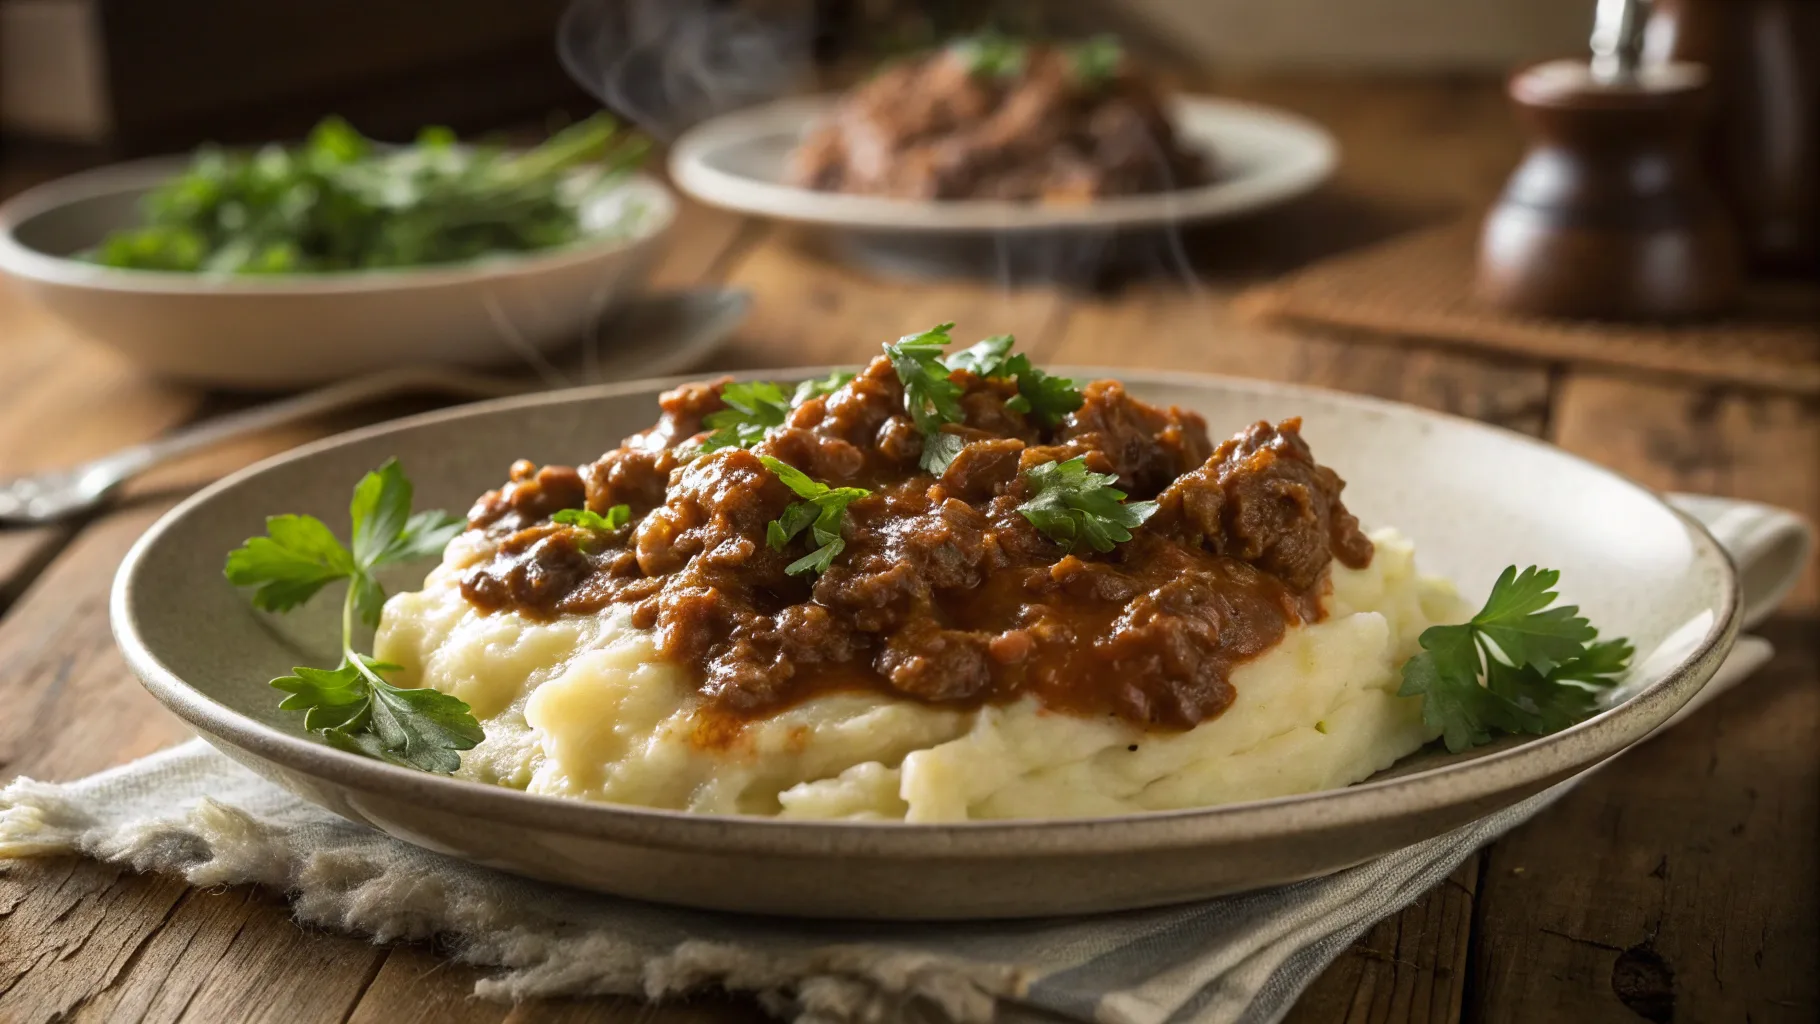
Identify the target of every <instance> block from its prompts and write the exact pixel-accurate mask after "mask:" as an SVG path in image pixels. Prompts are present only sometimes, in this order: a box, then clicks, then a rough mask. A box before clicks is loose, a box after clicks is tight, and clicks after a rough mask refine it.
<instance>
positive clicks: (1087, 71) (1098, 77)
mask: <svg viewBox="0 0 1820 1024" xmlns="http://www.w3.org/2000/svg"><path fill="white" fill-rule="evenodd" d="M1124 60H1125V48H1124V47H1123V46H1121V45H1119V40H1118V37H1117V36H1113V35H1105V34H1101V35H1097V36H1094V37H1092V38H1090V39H1084V40H1082V41H1081V42H1079V43H1076V44H1074V46H1072V47H1070V48H1069V50H1068V62H1069V64H1070V66H1071V67H1072V68H1073V69H1074V77H1075V78H1077V79H1079V80H1080V81H1081V82H1082V83H1084V84H1087V85H1103V84H1105V83H1106V82H1109V81H1111V80H1112V79H1113V78H1115V77H1116V76H1117V75H1118V73H1119V65H1120V64H1122V63H1124Z"/></svg>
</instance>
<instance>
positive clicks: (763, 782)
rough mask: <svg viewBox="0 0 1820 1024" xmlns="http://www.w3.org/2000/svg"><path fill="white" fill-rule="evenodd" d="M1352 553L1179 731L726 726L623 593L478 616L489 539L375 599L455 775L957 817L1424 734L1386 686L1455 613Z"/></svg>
mask: <svg viewBox="0 0 1820 1024" xmlns="http://www.w3.org/2000/svg"><path fill="white" fill-rule="evenodd" d="M1372 540H1373V541H1374V542H1375V544H1376V545H1377V554H1376V556H1375V557H1374V558H1373V559H1372V561H1371V565H1370V566H1369V567H1368V568H1366V569H1363V570H1353V569H1347V568H1345V567H1344V566H1342V565H1340V564H1338V563H1337V562H1336V563H1335V564H1334V566H1333V592H1332V594H1331V595H1330V597H1329V598H1328V599H1327V609H1328V617H1327V618H1326V619H1325V620H1324V621H1322V622H1320V623H1317V624H1314V625H1310V626H1305V627H1300V628H1296V629H1292V630H1291V631H1290V632H1289V634H1288V635H1287V636H1286V637H1285V638H1284V639H1283V642H1282V643H1281V644H1279V645H1278V646H1276V647H1275V648H1273V649H1271V650H1270V651H1269V652H1268V653H1266V654H1264V655H1263V656H1261V657H1259V658H1257V659H1255V660H1253V661H1251V662H1249V663H1246V664H1244V665H1242V666H1240V667H1239V668H1238V669H1236V670H1234V671H1233V673H1232V676H1231V680H1232V685H1233V687H1234V688H1235V689H1236V690H1237V692H1238V699H1237V700H1236V702H1235V703H1234V704H1233V705H1232V706H1231V707H1230V708H1228V709H1227V710H1226V711H1225V713H1224V714H1222V715H1220V716H1219V717H1217V718H1214V719H1213V720H1211V721H1207V722H1203V723H1202V724H1201V725H1199V726H1197V727H1195V728H1193V729H1190V730H1187V731H1185V732H1173V733H1146V732H1144V731H1143V730H1142V729H1139V728H1138V727H1136V726H1134V725H1132V724H1131V723H1129V722H1127V721H1125V720H1123V719H1121V718H1116V717H1110V716H1109V717H1105V718H1077V717H1073V716H1070V715H1065V714H1059V713H1055V712H1051V711H1047V710H1045V709H1043V708H1042V707H1040V706H1039V705H1037V704H1036V703H1035V702H1034V701H1030V700H1026V701H1023V702H1020V703H1016V704H1010V705H1005V706H993V707H986V708H983V709H980V710H969V711H958V710H943V709H941V708H939V707H934V706H930V705H926V704H919V703H914V702H910V701H904V700H892V699H890V698H888V697H885V696H882V695H873V694H858V693H837V694H830V695H823V696H819V697H815V698H813V699H811V700H809V701H807V702H805V703H802V704H799V705H796V706H794V707H791V708H789V709H787V710H784V711H782V712H779V713H777V714H775V715H772V716H770V717H768V718H764V719H761V720H758V721H755V722H752V723H750V724H748V725H747V726H746V727H745V728H744V729H743V730H742V731H741V732H740V733H739V734H738V735H737V736H736V737H734V738H733V739H732V740H731V741H730V742H727V741H726V740H725V737H714V736H710V735H708V734H707V733H706V731H705V730H707V729H708V728H709V726H707V725H706V724H705V723H704V722H702V721H701V720H699V719H698V718H697V717H696V715H695V714H694V713H693V711H692V710H691V709H690V705H691V698H692V697H693V688H692V686H691V685H690V681H689V679H688V677H687V675H686V674H685V672H684V671H683V670H682V669H680V668H677V667H676V666H673V665H670V664H668V663H666V662H663V661H660V660H659V659H658V658H657V655H656V651H655V647H654V646H653V642H652V636H651V634H650V633H648V632H646V631H642V630H639V629H636V628H634V627H633V626H632V625H631V623H630V621H629V616H628V613H627V612H626V611H625V610H624V609H623V608H614V609H612V610H610V611H609V612H607V613H605V614H602V615H599V616H576V617H568V618H562V619H558V620H556V621H554V622H536V621H533V620H529V619H526V618H524V617H522V616H520V615H519V614H517V613H516V612H502V613H498V614H493V615H484V614H481V613H480V612H478V611H476V610H475V609H473V608H472V607H471V606H470V605H469V604H468V603H467V602H466V601H465V600H463V598H462V595H461V591H460V587H459V576H460V573H461V571H462V569H464V568H465V567H467V566H469V565H472V564H474V563H475V562H476V561H478V560H480V559H482V558H484V557H485V556H486V555H487V553H488V552H487V550H486V548H485V547H484V546H483V545H484V543H485V542H484V541H483V540H481V539H480V535H479V534H468V535H465V536H463V537H461V538H458V539H457V540H456V541H455V542H454V543H452V544H450V546H449V549H448V551H447V553H446V554H445V556H444V560H443V564H442V565H441V566H440V567H438V568H437V569H436V570H435V571H434V572H432V573H431V574H430V576H429V578H428V579H427V580H426V581H425V582H424V587H423V589H422V590H421V591H418V592H415V593H406V594H399V595H398V596H396V597H394V598H392V600H391V601H390V602H388V603H387V605H386V609H385V619H384V622H383V624H382V625H381V626H380V630H379V637H378V640H377V646H376V653H377V655H378V656H379V658H380V659H382V660H385V661H390V662H394V663H396V664H398V665H401V666H403V669H404V670H403V672H402V673H400V675H399V676H398V682H399V683H400V684H401V685H413V686H433V687H435V688H436V689H438V690H441V691H443V692H446V693H451V694H454V695H455V696H457V697H460V698H461V699H462V700H464V701H467V702H468V704H469V705H471V706H472V707H473V711H474V715H475V717H477V718H479V719H480V721H481V724H482V725H483V726H484V727H485V729H486V740H485V741H484V742H482V743H481V744H480V745H479V746H478V747H476V748H474V749H473V750H471V751H468V752H467V753H465V754H464V755H463V756H462V767H461V770H460V772H459V773H458V774H459V775H460V776H461V777H464V778H469V779H474V780H478V781H482V782H490V783H497V784H499V785H504V786H511V787H514V788H519V789H524V790H527V791H529V792H532V793H540V794H547V795H553V796H568V797H578V798H581V799H586V800H603V801H610V802H615V803H626V804H639V805H643V806H649V807H665V808H677V809H684V810H690V811H700V812H706V813H739V814H762V815H777V816H782V817H787V818H824V819H825V818H856V819H903V820H907V821H961V820H966V819H974V818H1039V817H1078V816H1088V815H1111V814H1123V813H1128V812H1132V811H1152V810H1168V809H1173V808H1183V807H1200V806H1206V805H1210V804H1219V803H1228V802H1232V801H1235V800H1252V799H1259V798H1263V797H1272V796H1282V795H1286V794H1291V793H1303V792H1308V791H1311V790H1317V789H1327V788H1332V787H1336V786H1344V785H1348V784H1351V783H1354V782H1357V781H1359V780H1361V779H1363V778H1365V777H1367V776H1369V775H1371V774H1372V773H1374V772H1377V771H1379V770H1381V769H1384V768H1387V767H1389V766H1390V765H1391V763H1392V762H1394V761H1396V760H1397V759H1398V758H1400V757H1402V756H1403V755H1405V754H1408V753H1410V752H1411V751H1413V750H1415V749H1416V748H1417V747H1419V746H1421V745H1422V744H1423V743H1424V742H1426V741H1427V740H1428V739H1430V738H1432V734H1431V733H1430V732H1429V731H1428V730H1427V729H1425V728H1424V727H1423V725H1422V721H1421V703H1420V701H1419V700H1415V699H1407V698H1400V697H1397V696H1396V689H1397V686H1398V684H1399V681H1400V671H1399V670H1400V668H1401V666H1402V664H1403V662H1404V661H1405V660H1406V659H1407V658H1408V657H1409V655H1410V654H1411V653H1413V652H1414V651H1415V649H1416V637H1417V636H1418V635H1419V634H1420V633H1421V632H1422V630H1423V629H1425V628H1427V627H1428V626H1430V625H1433V624H1435V623H1438V622H1458V621H1462V620H1463V619H1465V618H1466V617H1467V616H1468V615H1469V614H1470V609H1469V608H1467V607H1465V606H1464V605H1463V604H1462V602H1461V601H1460V599H1459V597H1458V595H1457V594H1455V593H1454V591H1453V588H1452V587H1451V586H1449V585H1448V584H1447V583H1445V582H1444V581H1441V580H1437V579H1432V578H1428V577H1421V576H1418V575H1417V574H1416V571H1415V552H1414V549H1413V548H1412V547H1411V546H1410V544H1409V542H1408V541H1407V540H1405V539H1404V538H1403V537H1401V536H1400V535H1398V534H1397V533H1395V532H1394V531H1381V532H1379V533H1377V534H1375V535H1374V536H1373V537H1372Z"/></svg>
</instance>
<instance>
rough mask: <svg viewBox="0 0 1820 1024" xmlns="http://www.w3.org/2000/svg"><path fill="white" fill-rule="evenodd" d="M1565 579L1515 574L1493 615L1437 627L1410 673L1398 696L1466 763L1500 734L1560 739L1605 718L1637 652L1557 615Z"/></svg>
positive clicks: (1486, 612) (1543, 572) (1563, 611)
mask: <svg viewBox="0 0 1820 1024" xmlns="http://www.w3.org/2000/svg"><path fill="white" fill-rule="evenodd" d="M1560 578H1561V574H1560V573H1559V572H1557V571H1555V570H1552V569H1537V568H1536V567H1535V566H1530V567H1529V568H1528V569H1525V570H1523V571H1522V572H1518V571H1517V567H1516V566H1514V565H1513V566H1510V567H1509V568H1507V569H1505V570H1504V572H1503V573H1502V574H1501V575H1500V576H1499V577H1498V581H1497V582H1496V583H1495V584H1493V585H1492V590H1491V595H1490V596H1489V597H1488V598H1486V601H1485V607H1484V608H1482V609H1480V611H1479V613H1478V614H1477V615H1474V616H1473V617H1472V619H1471V620H1470V621H1468V622H1464V623H1461V624H1459V625H1457V626H1430V627H1429V628H1428V629H1426V630H1424V631H1423V632H1422V636H1421V637H1420V640H1419V642H1420V644H1421V646H1422V650H1421V651H1420V652H1418V653H1417V654H1416V655H1415V656H1414V657H1412V658H1410V659H1409V661H1408V662H1406V663H1405V664H1404V666H1403V684H1402V686H1401V688H1399V689H1398V691H1397V692H1398V693H1399V694H1400V695H1402V696H1405V697H1418V696H1419V697H1421V698H1422V719H1423V721H1424V722H1426V723H1427V724H1428V725H1429V726H1430V727H1431V728H1436V729H1439V730H1441V736H1442V739H1443V740H1444V741H1445V742H1446V744H1447V749H1448V750H1451V751H1454V752H1455V753H1458V752H1459V751H1462V750H1467V749H1470V748H1471V747H1475V746H1478V745H1480V744H1484V743H1489V742H1490V741H1491V739H1492V737H1493V735H1495V734H1497V733H1506V734H1519V733H1529V734H1533V735H1543V734H1546V733H1551V732H1558V731H1560V730H1561V729H1565V728H1567V727H1568V726H1570V725H1573V724H1574V723H1575V722H1579V721H1581V720H1583V719H1585V718H1586V717H1587V716H1589V715H1591V714H1593V713H1594V712H1595V711H1597V710H1598V707H1599V699H1598V691H1599V690H1601V689H1604V688H1607V687H1610V686H1612V685H1614V684H1615V683H1616V682H1617V677H1618V676H1619V675H1620V674H1621V673H1623V672H1624V670H1625V669H1626V668H1627V667H1628V666H1629V664H1630V658H1631V655H1632V654H1633V653H1635V652H1634V650H1633V649H1632V647H1631V645H1630V644H1629V643H1628V642H1626V641H1624V640H1607V641H1602V642H1595V638H1596V637H1597V636H1598V631H1597V630H1595V629H1593V628H1592V626H1591V625H1590V624H1589V623H1588V622H1587V621H1586V620H1585V619H1583V618H1580V617H1579V615H1578V609H1577V608H1575V607H1574V606H1572V605H1565V606H1563V607H1560V608H1550V607H1548V606H1549V605H1550V604H1552V603H1553V602H1554V601H1555V599H1556V597H1557V596H1558V595H1556V593H1555V592H1554V589H1553V588H1554V586H1555V583H1556V582H1557V581H1558V580H1559V579H1560Z"/></svg>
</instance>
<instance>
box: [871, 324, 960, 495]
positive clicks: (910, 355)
mask: <svg viewBox="0 0 1820 1024" xmlns="http://www.w3.org/2000/svg"><path fill="white" fill-rule="evenodd" d="M952 330H954V325H953V324H951V323H947V324H937V325H936V326H934V327H931V328H930V329H929V330H926V331H924V332H923V333H921V334H907V335H905V336H904V337H902V338H899V339H898V340H897V341H896V342H888V343H886V345H885V355H886V356H888V357H890V359H891V368H892V369H894V370H896V371H897V379H898V381H899V382H900V383H902V384H903V385H904V411H906V412H908V413H909V414H910V418H911V419H912V420H914V421H915V422H916V429H917V430H918V431H919V432H921V433H922V435H923V442H924V444H923V460H922V467H923V468H924V469H927V470H930V471H931V472H939V470H934V469H931V466H932V465H934V463H933V462H932V461H931V459H932V455H933V454H934V453H936V452H939V450H940V449H939V448H938V447H936V446H932V445H930V444H929V440H930V439H931V438H933V437H934V436H935V435H937V434H939V433H941V429H942V424H944V423H959V422H961V421H962V420H963V419H965V418H966V411H965V410H963V409H962V408H961V386H960V385H959V384H956V383H954V382H953V381H952V380H949V379H948V374H949V370H948V368H947V367H946V366H943V365H942V351H943V349H944V348H946V347H947V345H948V344H949V343H950V342H951V341H953V340H954V339H953V338H951V337H949V335H948V332H949V331H952Z"/></svg>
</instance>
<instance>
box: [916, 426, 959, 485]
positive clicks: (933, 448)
mask: <svg viewBox="0 0 1820 1024" xmlns="http://www.w3.org/2000/svg"><path fill="white" fill-rule="evenodd" d="M966 445H967V442H966V441H965V440H963V439H962V438H961V436H960V435H959V434H950V433H948V432H947V431H943V432H941V433H939V434H930V435H929V436H928V437H925V438H923V458H922V467H923V468H924V469H926V470H928V471H929V472H931V473H934V474H935V475H936V476H940V475H942V474H943V473H946V472H947V471H948V464H949V463H951V462H953V461H954V459H955V456H957V455H959V454H960V453H961V449H962V448H964V447H966Z"/></svg>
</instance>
